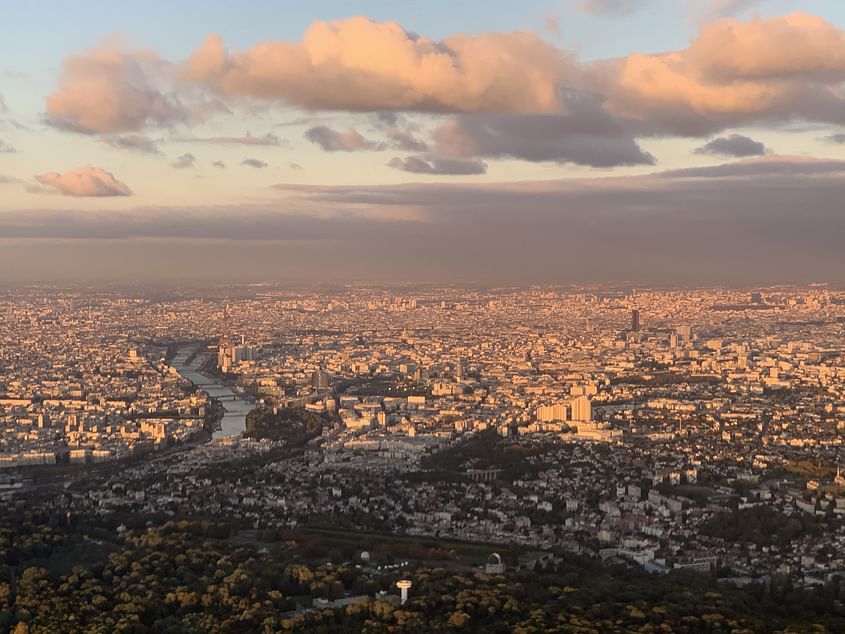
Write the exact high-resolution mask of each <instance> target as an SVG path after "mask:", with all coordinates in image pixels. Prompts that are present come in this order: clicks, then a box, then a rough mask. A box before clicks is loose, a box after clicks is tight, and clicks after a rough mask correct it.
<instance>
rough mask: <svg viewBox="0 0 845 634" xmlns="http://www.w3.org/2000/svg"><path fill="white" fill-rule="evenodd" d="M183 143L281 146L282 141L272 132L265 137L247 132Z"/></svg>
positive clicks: (186, 139)
mask: <svg viewBox="0 0 845 634" xmlns="http://www.w3.org/2000/svg"><path fill="white" fill-rule="evenodd" d="M177 141H179V142H182V143H217V144H220V145H280V144H281V140H280V139H279V137H277V136H276V135H275V134H273V133H272V132H268V133H267V134H265V135H263V136H252V135H251V134H250V133H249V132H247V133H246V134H245V135H243V136H214V137H181V138H179V139H177Z"/></svg>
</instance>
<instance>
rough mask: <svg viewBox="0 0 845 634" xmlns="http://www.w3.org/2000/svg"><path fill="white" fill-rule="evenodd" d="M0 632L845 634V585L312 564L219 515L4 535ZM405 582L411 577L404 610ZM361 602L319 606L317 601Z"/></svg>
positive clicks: (594, 567)
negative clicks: (244, 536)
mask: <svg viewBox="0 0 845 634" xmlns="http://www.w3.org/2000/svg"><path fill="white" fill-rule="evenodd" d="M0 555H2V559H0V562H2V563H0V632H2V633H5V632H13V633H14V634H22V633H29V634H48V633H49V634H54V633H63V632H68V633H70V632H74V633H76V632H84V633H91V634H94V633H102V634H106V633H109V634H111V633H112V632H115V633H126V634H129V633H131V634H146V633H161V634H164V633H168V634H171V633H176V634H188V633H196V634H199V633H206V632H210V633H220V634H223V633H233V634H234V633H243V632H258V633H269V632H359V631H360V632H372V633H376V632H420V633H423V632H492V633H496V632H502V633H505V632H521V633H524V634H528V633H533V632H537V633H539V632H547V631H555V632H657V631H671V632H773V631H782V632H810V631H813V632H842V631H845V614H843V612H842V610H841V605H842V603H841V602H842V601H843V600H845V582H843V580H840V579H834V580H833V581H831V582H829V583H828V584H826V585H825V586H824V587H820V588H818V589H815V590H813V591H808V590H803V589H799V588H795V587H793V586H792V585H790V583H789V582H788V580H786V579H785V578H778V577H775V578H773V579H772V581H771V583H769V584H766V585H755V586H751V587H749V588H745V589H737V588H733V587H731V586H725V585H722V584H719V583H717V582H716V580H715V579H713V578H711V577H709V576H706V575H696V574H693V573H671V574H669V575H663V576H654V575H649V574H647V573H645V572H643V571H641V570H639V569H632V568H628V567H619V568H613V567H607V566H604V565H603V564H601V563H600V562H598V561H597V560H594V559H589V558H585V557H580V556H574V555H559V556H558V557H557V558H556V559H555V560H554V561H551V562H549V563H548V564H546V565H543V564H537V566H536V568H535V569H533V570H527V569H524V570H519V571H516V570H514V571H509V572H508V573H506V574H504V575H495V576H491V575H486V574H484V573H483V572H481V570H480V569H473V568H471V567H469V566H456V565H455V566H450V565H448V564H447V565H438V564H436V563H434V562H431V561H419V562H413V561H412V562H409V566H408V567H407V568H405V569H404V570H401V571H400V570H394V569H391V570H381V571H379V570H376V569H375V568H372V567H367V566H364V567H361V566H359V565H356V564H355V563H353V561H348V562H334V563H333V564H328V562H326V561H325V559H323V560H317V559H309V558H307V557H306V556H304V554H303V549H302V548H301V544H299V543H297V541H295V539H291V540H289V541H286V542H280V543H272V544H265V543H258V542H256V543H248V542H245V541H244V540H239V539H236V538H233V537H232V536H231V535H229V532H228V529H227V527H226V526H224V525H218V524H215V523H214V522H188V521H182V522H173V521H171V522H167V523H165V524H163V525H160V526H157V527H149V528H143V529H137V530H126V531H124V532H123V533H122V534H120V535H119V536H117V537H116V536H114V534H113V533H111V534H108V532H107V531H100V532H98V531H96V530H93V531H92V530H89V531H85V532H80V531H79V530H78V529H74V528H72V527H67V528H60V527H52V528H51V527H48V526H44V525H37V524H35V523H27V522H25V523H23V524H18V525H17V526H15V527H12V526H6V527H5V528H2V529H0ZM400 577H407V578H410V579H412V580H413V583H414V586H413V589H412V592H411V597H410V600H409V601H408V603H407V604H406V605H403V606H400V605H398V604H397V603H396V601H395V599H393V600H388V599H387V596H386V595H384V596H382V598H381V599H378V598H376V596H377V593H378V592H379V591H384V592H386V593H388V595H393V596H394V597H395V595H396V589H395V582H396V581H397V579H399V578H400ZM350 595H353V596H360V595H366V596H367V597H368V599H367V600H366V602H364V603H361V604H356V605H349V606H346V607H342V608H337V609H312V607H311V606H312V603H313V599H314V598H316V597H323V598H326V599H339V598H342V597H346V596H350Z"/></svg>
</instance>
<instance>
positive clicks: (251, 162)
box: [241, 158, 267, 169]
mask: <svg viewBox="0 0 845 634" xmlns="http://www.w3.org/2000/svg"><path fill="white" fill-rule="evenodd" d="M241 165H246V166H247V167H254V168H256V169H261V168H263V167H267V163H265V162H264V161H261V160H259V159H256V158H245V159H244V160H243V161H241Z"/></svg>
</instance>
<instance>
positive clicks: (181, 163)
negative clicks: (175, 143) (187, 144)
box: [173, 152, 197, 169]
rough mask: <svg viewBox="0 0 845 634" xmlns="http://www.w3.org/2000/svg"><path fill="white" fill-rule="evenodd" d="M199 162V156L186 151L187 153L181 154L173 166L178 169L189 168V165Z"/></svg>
mask: <svg viewBox="0 0 845 634" xmlns="http://www.w3.org/2000/svg"><path fill="white" fill-rule="evenodd" d="M196 162H197V157H196V156H194V155H193V154H191V153H190V152H186V153H185V154H183V155H181V156H179V157H178V158H177V159H176V160H175V161H173V167H175V168H176V169H187V168H189V167H193V166H194V165H195V164H196Z"/></svg>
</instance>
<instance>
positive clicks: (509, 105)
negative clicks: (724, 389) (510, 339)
mask: <svg viewBox="0 0 845 634" xmlns="http://www.w3.org/2000/svg"><path fill="white" fill-rule="evenodd" d="M0 22H2V23H3V24H4V25H13V28H7V29H5V32H4V38H3V39H2V40H0V281H10V282H17V281H50V280H56V281H86V280H111V279H114V280H140V281H173V282H178V281H179V280H221V281H228V280H249V279H277V280H280V281H286V280H290V281H353V280H367V281H370V280H374V281H385V282H395V281H411V282H427V281H431V282H456V283H462V282H470V281H473V282H475V281H480V282H486V283H526V282H543V283H546V282H548V283H554V282H569V281H601V280H634V281H642V282H649V283H651V282H653V283H673V284H674V283H679V284H683V283H695V284H698V283H707V284H711V283H725V284H754V283H770V282H791V281H796V282H803V281H830V282H833V283H843V282H845V249H842V248H841V242H842V238H843V237H845V220H843V211H842V209H841V203H840V201H841V199H842V194H843V188H842V186H843V183H845V180H843V178H845V125H843V123H845V85H843V81H845V32H843V28H845V3H843V2H841V1H840V0H800V1H798V0H521V1H520V2H516V1H505V0H486V1H484V2H481V1H480V0H479V1H476V0H470V1H467V2H441V1H438V0H430V1H428V2H404V1H397V0H370V1H359V2H355V3H352V2H349V1H348V0H333V1H321V0H313V1H311V2H307V3H303V2H293V1H282V0H252V1H250V2H245V3H232V2H222V1H220V0H203V1H199V0H181V1H180V2H163V1H158V0H150V1H148V2H144V3H129V2H113V1H105V0H84V1H83V0H63V1H59V0H44V1H43V2H38V3H15V2H2V1H0Z"/></svg>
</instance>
